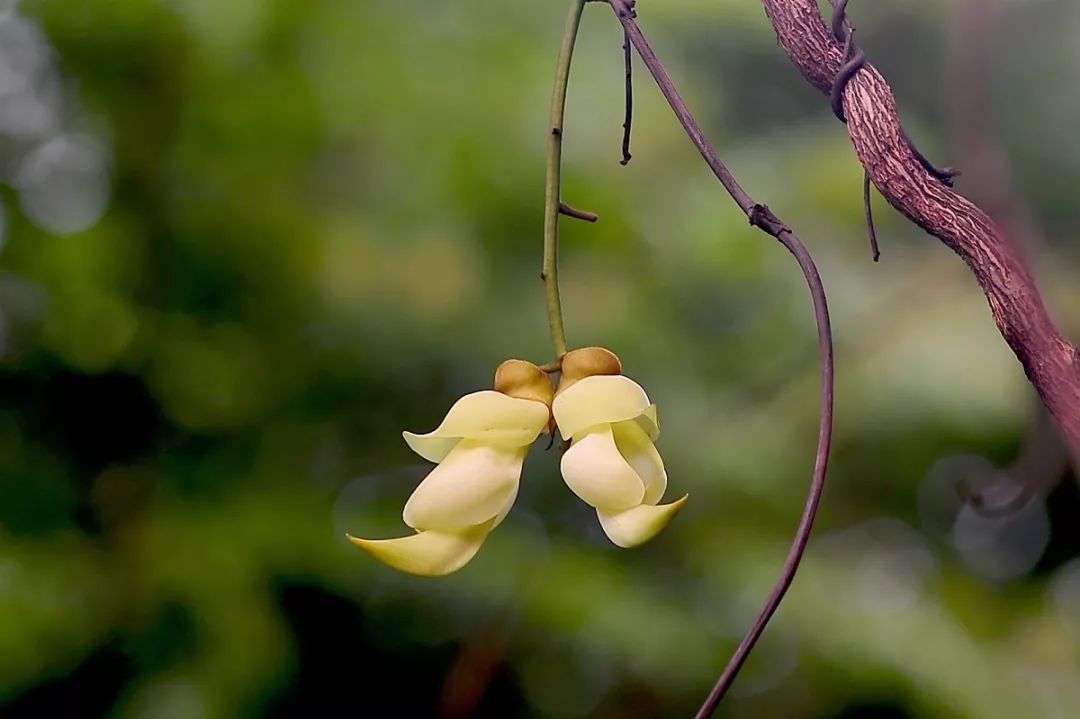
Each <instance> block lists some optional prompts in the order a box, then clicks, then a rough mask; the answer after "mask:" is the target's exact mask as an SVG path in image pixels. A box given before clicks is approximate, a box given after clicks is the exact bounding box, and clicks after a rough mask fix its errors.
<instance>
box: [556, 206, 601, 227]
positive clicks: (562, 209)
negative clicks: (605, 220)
mask: <svg viewBox="0 0 1080 719" xmlns="http://www.w3.org/2000/svg"><path fill="white" fill-rule="evenodd" d="M559 214H560V215H566V216H567V217H573V218H574V219H575V220H583V221H585V222H596V221H597V220H599V219H600V215H598V214H596V213H595V212H588V211H586V210H579V209H577V208H576V207H571V206H570V205H568V204H566V203H565V202H560V203H559Z"/></svg>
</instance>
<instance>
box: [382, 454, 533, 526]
mask: <svg viewBox="0 0 1080 719" xmlns="http://www.w3.org/2000/svg"><path fill="white" fill-rule="evenodd" d="M527 451H528V448H527V447H520V448H516V449H506V448H501V447H493V446H490V445H487V444H482V443H480V442H478V441H477V440H474V439H463V440H461V442H460V443H459V444H458V445H457V446H456V447H454V449H453V450H452V451H451V452H450V454H448V455H446V458H445V459H444V460H443V461H442V463H441V464H439V466H438V467H436V468H435V469H433V470H431V473H430V474H428V476H427V477H426V478H425V479H424V481H423V482H421V483H420V486H418V487H417V488H416V491H414V492H413V493H412V496H411V497H409V501H408V502H406V503H405V510H404V512H402V515H401V516H402V518H403V519H404V520H405V524H407V525H409V526H410V527H412V528H413V529H436V530H440V531H455V530H458V529H461V528H462V527H468V526H472V525H475V524H480V523H481V522H486V521H487V520H489V519H491V518H492V517H494V516H496V515H497V514H499V513H500V512H504V510H505V511H509V507H507V506H506V505H507V500H510V501H511V502H512V501H513V496H514V495H515V494H516V493H517V485H518V480H519V479H520V477H521V464H522V462H524V461H525V453H526V452H527Z"/></svg>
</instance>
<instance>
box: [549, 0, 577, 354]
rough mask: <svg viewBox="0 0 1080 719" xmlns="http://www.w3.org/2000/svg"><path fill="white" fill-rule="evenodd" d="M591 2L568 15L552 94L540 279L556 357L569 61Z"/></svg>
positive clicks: (560, 337)
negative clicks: (582, 18)
mask: <svg viewBox="0 0 1080 719" xmlns="http://www.w3.org/2000/svg"><path fill="white" fill-rule="evenodd" d="M586 2H588V0H571V2H570V11H569V13H568V14H567V16H566V27H565V29H564V30H563V38H562V45H561V46H560V48H559V60H558V65H557V66H556V69H555V89H554V90H553V91H552V93H551V118H550V122H549V124H548V143H547V180H546V182H545V186H544V266H543V269H542V270H541V272H540V278H541V279H542V280H543V281H544V293H545V294H546V295H547V315H548V326H549V327H550V329H551V344H552V346H553V348H554V349H555V357H556V358H560V357H562V356H563V355H564V354H566V328H565V326H564V325H563V315H562V299H561V298H560V296H559V214H560V213H559V206H560V204H561V200H562V198H561V191H562V135H563V119H564V117H565V115H566V87H567V85H568V84H569V82H570V61H571V60H572V59H573V57H574V43H575V42H576V41H577V34H578V27H579V26H580V25H581V13H582V12H583V11H584V9H585V3H586Z"/></svg>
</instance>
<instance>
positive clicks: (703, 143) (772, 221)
mask: <svg viewBox="0 0 1080 719" xmlns="http://www.w3.org/2000/svg"><path fill="white" fill-rule="evenodd" d="M606 1H607V3H608V5H610V6H611V9H612V10H614V11H615V15H616V16H617V17H618V18H619V22H620V23H621V24H622V26H623V29H624V30H625V31H626V34H627V36H628V37H629V38H630V41H631V42H632V43H633V45H634V48H635V49H636V50H637V52H638V55H640V56H641V59H642V61H643V62H644V63H645V66H646V67H647V68H648V69H649V72H650V73H651V74H652V76H653V79H654V80H656V84H657V86H658V87H659V88H660V92H661V93H663V95H664V98H665V99H666V100H667V101H668V104H669V105H670V106H671V109H672V111H674V113H675V116H676V117H677V118H678V119H679V123H680V124H681V125H682V126H683V129H684V130H685V131H686V135H687V137H689V138H690V141H691V142H692V143H693V144H694V147H696V148H697V150H698V152H699V153H701V156H702V158H704V160H705V163H706V164H707V165H708V166H709V169H711V170H712V171H713V174H714V175H716V178H717V179H718V180H719V181H720V183H721V184H722V185H723V186H724V189H726V190H727V192H728V194H729V195H731V198H732V199H733V200H735V202H736V204H738V205H739V208H740V209H742V211H743V212H745V213H746V216H747V219H749V220H750V224H751V225H753V226H755V227H757V228H759V229H761V230H763V231H765V232H767V233H768V234H770V235H772V236H773V237H775V238H776V239H777V240H778V241H779V242H780V243H781V244H782V245H783V246H784V247H785V248H786V249H787V250H788V252H790V253H791V254H792V256H794V257H795V260H796V261H797V262H798V263H799V268H800V269H801V270H802V273H803V277H804V278H805V279H806V284H807V287H808V288H809V290H810V296H811V299H812V300H813V305H814V318H815V320H816V322H817V332H818V349H819V353H820V356H821V419H820V422H819V424H818V443H817V452H816V454H815V458H814V470H813V475H812V479H811V482H810V490H809V492H808V494H807V497H806V503H805V505H804V506H803V512H802V517H801V519H800V520H799V527H798V529H797V530H796V532H795V538H794V540H793V541H792V544H791V548H790V549H789V550H788V554H787V557H786V559H785V560H784V566H783V568H782V569H781V570H780V576H779V578H778V579H777V580H776V584H775V585H774V586H773V588H772V591H770V592H769V596H768V597H767V598H766V600H765V604H764V606H763V607H762V609H761V612H760V613H759V614H758V617H757V619H756V620H755V621H754V623H753V624H752V625H751V627H750V629H749V630H748V631H747V633H746V636H745V637H744V638H743V640H742V642H740V643H739V646H738V648H737V649H736V650H735V653H734V654H733V655H732V656H731V659H730V660H729V661H728V664H727V666H726V667H725V668H724V671H723V673H721V675H720V678H719V679H718V680H717V682H716V685H715V686H714V687H713V689H712V691H711V692H710V693H709V696H708V697H707V698H706V699H705V702H704V704H702V706H701V709H699V710H698V713H697V715H696V717H697V719H707V718H708V717H710V716H712V714H713V712H714V711H716V707H717V706H719V704H720V701H721V700H722V699H723V698H724V695H725V694H726V693H727V691H728V689H730V688H731V684H732V683H733V682H734V681H735V677H736V676H737V675H738V673H739V670H740V669H742V666H743V664H744V663H745V662H746V659H747V657H749V656H750V652H751V651H752V650H753V648H754V645H755V644H757V641H758V639H759V638H760V637H761V635H762V633H763V632H764V631H765V627H766V625H767V624H768V623H769V620H770V619H772V616H773V614H774V613H775V612H776V610H777V608H778V607H779V606H780V602H781V601H782V600H783V598H784V595H785V594H786V593H787V590H788V588H789V587H790V586H791V583H792V582H793V581H794V579H795V573H796V572H797V571H798V569H799V564H800V562H801V561H802V557H803V554H804V553H805V552H806V545H807V542H808V541H809V540H810V531H811V530H812V529H813V526H814V518H815V517H816V516H817V510H818V506H819V505H820V504H821V497H822V494H823V493H824V491H825V475H826V471H827V469H828V464H829V450H830V447H831V446H832V427H833V374H834V368H833V347H832V329H831V327H830V322H829V306H828V302H827V301H826V298H825V289H824V287H823V286H822V283H821V277H820V276H819V274H818V271H817V268H816V267H815V265H814V261H813V259H812V258H811V257H810V253H809V252H808V251H807V249H806V246H805V245H804V244H803V243H802V241H801V240H799V238H798V236H796V235H795V233H794V232H792V231H791V229H790V228H789V227H788V226H787V225H785V224H784V223H783V222H782V221H781V220H780V218H778V217H777V216H776V215H775V214H773V212H772V210H770V209H769V208H768V207H767V206H765V205H762V204H759V203H757V202H755V201H754V200H753V198H751V197H750V195H749V194H748V193H747V192H746V190H744V189H743V188H742V186H741V185H739V183H738V181H737V180H736V179H735V176H734V175H733V174H732V173H731V171H730V170H729V169H728V168H727V166H726V165H725V164H724V163H723V161H722V160H721V159H720V157H719V156H718V155H717V154H716V150H715V149H714V148H713V147H712V145H710V144H709V141H708V140H706V139H705V134H704V133H703V132H702V131H701V127H700V126H699V125H698V124H697V121H696V120H695V119H694V116H693V114H692V113H691V112H690V108H689V107H687V105H686V102H685V101H684V100H683V98H682V96H681V95H680V94H679V91H678V90H677V89H676V87H675V84H674V83H673V82H672V80H671V77H670V76H669V75H668V74H667V71H666V70H665V69H664V66H663V64H662V63H661V62H660V60H659V59H658V58H657V57H656V54H655V53H654V52H653V50H652V47H651V46H650V45H649V41H648V40H646V39H645V36H644V35H643V34H642V32H641V28H640V27H638V24H637V22H636V20H635V14H634V8H633V4H632V3H631V2H629V1H628V0H606Z"/></svg>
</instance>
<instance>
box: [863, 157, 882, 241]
mask: <svg viewBox="0 0 1080 719" xmlns="http://www.w3.org/2000/svg"><path fill="white" fill-rule="evenodd" d="M862 201H863V212H864V214H865V215H866V231H867V232H868V233H870V257H872V258H873V259H874V262H877V261H878V260H880V259H881V250H880V249H878V241H877V230H875V229H874V208H873V207H871V205H870V173H869V172H864V173H863V183H862Z"/></svg>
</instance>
